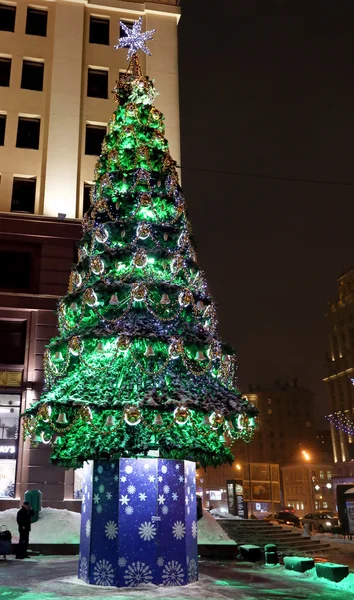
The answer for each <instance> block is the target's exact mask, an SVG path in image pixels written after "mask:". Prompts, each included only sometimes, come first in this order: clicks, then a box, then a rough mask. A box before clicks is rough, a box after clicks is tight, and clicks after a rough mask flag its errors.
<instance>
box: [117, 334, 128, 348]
mask: <svg viewBox="0 0 354 600" xmlns="http://www.w3.org/2000/svg"><path fill="white" fill-rule="evenodd" d="M129 346H130V339H129V337H128V336H127V335H120V336H119V338H118V339H117V350H119V352H125V351H126V350H128V348H129Z"/></svg>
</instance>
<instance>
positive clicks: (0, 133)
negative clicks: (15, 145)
mask: <svg viewBox="0 0 354 600" xmlns="http://www.w3.org/2000/svg"><path fill="white" fill-rule="evenodd" d="M5 130H6V115H0V146H4V144H5Z"/></svg>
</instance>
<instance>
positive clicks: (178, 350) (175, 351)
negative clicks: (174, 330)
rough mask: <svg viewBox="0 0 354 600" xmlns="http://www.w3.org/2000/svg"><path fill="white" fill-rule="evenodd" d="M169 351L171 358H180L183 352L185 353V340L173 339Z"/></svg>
mask: <svg viewBox="0 0 354 600" xmlns="http://www.w3.org/2000/svg"><path fill="white" fill-rule="evenodd" d="M168 352H169V355H170V357H171V358H173V359H176V358H178V357H179V356H180V355H181V354H183V341H182V340H181V339H178V340H173V342H172V344H171V345H170V347H169V349H168Z"/></svg>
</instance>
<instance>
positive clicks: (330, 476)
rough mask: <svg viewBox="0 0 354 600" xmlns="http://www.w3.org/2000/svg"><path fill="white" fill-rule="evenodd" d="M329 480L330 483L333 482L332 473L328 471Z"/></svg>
mask: <svg viewBox="0 0 354 600" xmlns="http://www.w3.org/2000/svg"><path fill="white" fill-rule="evenodd" d="M327 479H328V481H331V479H332V471H327Z"/></svg>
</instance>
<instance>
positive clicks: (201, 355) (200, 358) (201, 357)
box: [195, 350, 205, 361]
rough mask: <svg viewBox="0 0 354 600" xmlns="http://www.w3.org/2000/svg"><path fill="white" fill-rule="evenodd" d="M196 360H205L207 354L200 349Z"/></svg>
mask: <svg viewBox="0 0 354 600" xmlns="http://www.w3.org/2000/svg"><path fill="white" fill-rule="evenodd" d="M195 360H200V361H201V360H205V356H204V353H203V352H202V350H198V352H197V354H196V355H195Z"/></svg>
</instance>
